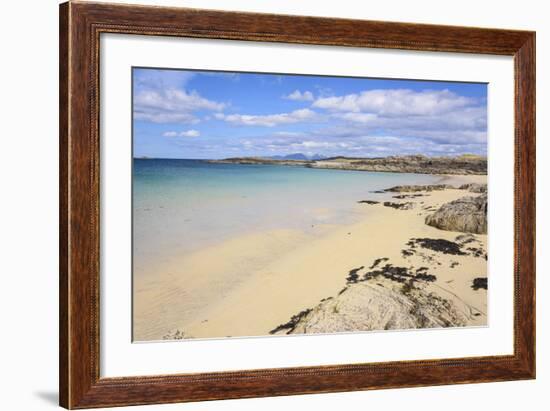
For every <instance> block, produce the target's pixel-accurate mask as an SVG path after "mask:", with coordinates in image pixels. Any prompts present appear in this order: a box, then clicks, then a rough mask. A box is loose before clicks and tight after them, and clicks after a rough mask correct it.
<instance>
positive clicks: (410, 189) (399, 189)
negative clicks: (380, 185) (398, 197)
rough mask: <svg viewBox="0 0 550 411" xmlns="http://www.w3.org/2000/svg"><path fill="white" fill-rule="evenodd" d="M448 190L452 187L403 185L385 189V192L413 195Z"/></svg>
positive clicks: (448, 185) (444, 185)
mask: <svg viewBox="0 0 550 411" xmlns="http://www.w3.org/2000/svg"><path fill="white" fill-rule="evenodd" d="M448 188H454V187H453V186H452V185H450V184H429V185H404V186H395V187H391V188H388V189H386V191H389V192H392V193H415V192H417V191H441V190H446V189H448Z"/></svg>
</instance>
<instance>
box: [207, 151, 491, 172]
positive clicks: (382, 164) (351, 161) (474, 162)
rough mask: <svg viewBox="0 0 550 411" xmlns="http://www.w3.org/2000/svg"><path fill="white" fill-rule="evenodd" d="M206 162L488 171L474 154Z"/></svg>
mask: <svg viewBox="0 0 550 411" xmlns="http://www.w3.org/2000/svg"><path fill="white" fill-rule="evenodd" d="M209 161H210V162H211V163H222V164H269V165H287V166H303V167H309V168H329V169H338V170H357V171H382V172H393V173H417V174H487V158H486V157H481V156H475V155H462V156H458V157H427V156H423V155H413V156H389V157H376V158H350V157H332V158H326V159H322V160H288V159H283V160H278V159H273V158H263V157H236V158H227V159H223V160H209Z"/></svg>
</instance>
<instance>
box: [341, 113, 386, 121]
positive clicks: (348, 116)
mask: <svg viewBox="0 0 550 411" xmlns="http://www.w3.org/2000/svg"><path fill="white" fill-rule="evenodd" d="M334 117H336V118H340V119H342V120H347V121H353V122H355V123H361V124H369V123H373V122H374V121H375V120H376V119H378V116H377V115H376V114H372V113H353V112H351V113H343V114H335V115H334Z"/></svg>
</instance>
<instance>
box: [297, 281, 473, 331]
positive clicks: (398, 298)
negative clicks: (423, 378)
mask: <svg viewBox="0 0 550 411" xmlns="http://www.w3.org/2000/svg"><path fill="white" fill-rule="evenodd" d="M468 316H469V309H468V307H466V306H464V305H461V304H460V303H457V302H455V301H452V300H450V299H445V298H442V297H440V296H437V295H435V294H434V293H432V292H429V291H427V290H425V289H423V288H421V287H411V286H410V285H409V284H408V283H405V284H401V283H398V282H395V281H392V280H390V279H386V278H376V279H373V280H370V281H364V282H359V283H356V284H351V285H349V286H348V287H347V288H346V289H344V290H343V292H341V293H340V294H339V295H338V296H336V297H334V298H332V299H330V300H325V301H324V302H321V303H320V304H319V305H317V306H316V307H314V308H313V309H311V310H308V311H307V313H305V314H304V315H302V316H301V317H300V318H299V319H298V320H297V321H296V323H295V324H293V327H292V329H291V330H289V331H288V333H289V334H305V333H332V332H347V331H371V330H392V329H414V328H437V327H458V326H464V325H466V324H467V323H468V321H469V320H468V318H469V317H468Z"/></svg>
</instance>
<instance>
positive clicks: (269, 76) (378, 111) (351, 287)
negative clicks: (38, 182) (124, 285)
mask: <svg viewBox="0 0 550 411" xmlns="http://www.w3.org/2000/svg"><path fill="white" fill-rule="evenodd" d="M132 130H133V133H132V134H133V135H132V150H133V153H132V287H133V289H132V334H133V341H134V342H154V341H169V340H190V339H205V338H215V339H219V338H232V337H282V336H288V335H307V334H311V335H315V334H330V333H350V332H356V333H357V332H383V331H389V330H407V331H410V332H415V331H417V330H421V329H431V330H442V329H445V328H451V327H452V328H456V327H484V326H487V323H488V315H489V313H488V311H487V307H488V304H487V292H488V287H489V281H488V275H487V241H488V238H487V202H488V188H487V84H486V83H466V82H452V81H448V82H443V81H427V80H414V79H381V78H359V77H338V76H320V75H297V74H280V73H276V74H273V73H248V72H222V71H201V70H188V69H181V68H146V67H143V68H140V67H134V68H133V69H132Z"/></svg>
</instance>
